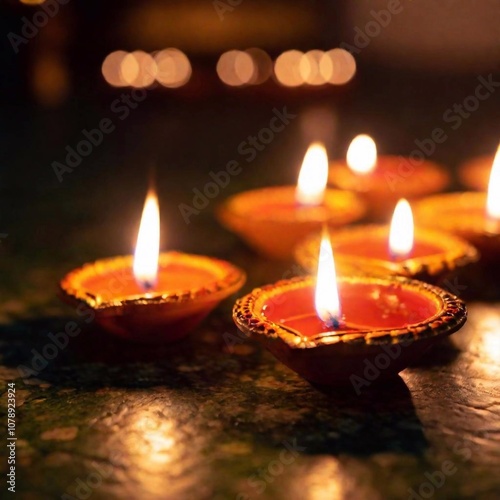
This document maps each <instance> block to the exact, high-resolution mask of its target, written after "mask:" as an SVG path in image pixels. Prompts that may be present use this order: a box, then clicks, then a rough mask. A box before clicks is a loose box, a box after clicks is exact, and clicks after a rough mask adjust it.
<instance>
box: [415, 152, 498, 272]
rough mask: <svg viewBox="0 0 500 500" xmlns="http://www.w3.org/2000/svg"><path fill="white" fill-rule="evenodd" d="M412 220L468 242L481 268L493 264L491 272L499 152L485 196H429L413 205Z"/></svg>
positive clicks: (494, 254)
mask: <svg viewBox="0 0 500 500" xmlns="http://www.w3.org/2000/svg"><path fill="white" fill-rule="evenodd" d="M415 217H416V219H417V221H418V222H419V223H420V224H422V225H425V226H428V227H432V228H436V229H439V230H443V231H449V232H452V233H454V234H456V235H458V236H460V237H462V238H464V239H466V240H468V241H470V242H471V243H472V244H473V245H474V246H475V247H476V248H477V249H478V250H479V253H480V254H481V264H483V265H485V267H488V266H489V265H490V264H495V265H494V266H493V267H492V268H491V271H493V270H494V267H497V266H498V262H499V261H500V148H499V152H497V154H496V156H495V160H494V162H493V166H492V168H491V174H490V181H489V187H488V192H487V193H480V192H472V191H471V192H462V193H449V194H442V195H436V196H430V197H429V198H425V199H423V200H421V201H420V202H419V203H417V204H416V205H415Z"/></svg>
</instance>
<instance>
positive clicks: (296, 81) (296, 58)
mask: <svg viewBox="0 0 500 500" xmlns="http://www.w3.org/2000/svg"><path fill="white" fill-rule="evenodd" d="M303 55H304V54H303V52H300V51H299V50H287V51H286V52H283V54H281V55H280V56H278V58H277V59H276V61H275V63H274V74H275V76H276V80H278V82H279V83H281V85H284V86H285V87H298V86H299V85H302V84H303V83H304V78H303V77H302V74H301V71H300V63H301V60H302V56H303Z"/></svg>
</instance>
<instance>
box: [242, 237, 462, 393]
mask: <svg viewBox="0 0 500 500" xmlns="http://www.w3.org/2000/svg"><path fill="white" fill-rule="evenodd" d="M327 241H328V239H327V238H326V242H327ZM320 252H321V255H320V258H319V265H318V275H317V279H315V278H314V277H311V276H309V277H302V278H294V279H290V280H284V281H280V282H278V283H275V284H273V285H267V286H263V287H261V288H257V289H255V290H254V291H253V292H252V293H250V294H249V295H247V296H245V297H243V298H242V299H240V300H238V301H237V302H236V304H235V306H234V309H233V319H234V321H235V323H236V325H237V326H238V328H239V329H240V330H241V331H242V332H244V333H245V334H247V335H248V334H253V335H254V336H255V338H256V339H257V340H258V341H260V342H262V343H263V345H264V346H265V347H266V348H267V349H268V350H269V351H270V352H271V353H272V354H273V355H274V356H275V357H276V358H277V359H278V360H280V361H281V362H282V363H284V364H285V365H286V366H288V367H289V368H290V369H292V370H294V371H295V372H296V373H298V374H299V375H300V376H302V377H304V378H305V379H307V380H309V381H311V382H315V383H318V384H328V385H338V384H348V383H351V384H352V385H353V387H354V389H355V390H356V391H357V392H358V390H360V389H362V388H363V387H364V386H365V385H366V386H369V385H371V383H373V382H376V381H379V380H383V379H386V378H389V377H392V376H395V375H396V374H397V373H399V372H400V371H401V370H403V369H404V368H406V367H407V366H408V365H409V364H411V363H413V362H414V361H415V360H417V359H418V358H419V357H420V356H421V355H422V354H423V353H424V352H425V351H426V350H427V349H428V348H429V347H431V346H432V345H433V344H434V343H436V341H437V340H438V339H440V338H442V337H444V336H446V335H450V334H451V333H453V332H455V331H457V330H458V329H459V328H460V327H461V326H462V325H463V324H464V323H465V321H466V315H467V313H466V308H465V304H464V303H463V302H462V301H461V300H460V299H458V298H457V297H455V296H454V295H451V294H450V293H448V292H446V291H444V290H442V289H440V288H438V287H435V286H433V285H430V284H427V283H423V282H420V281H416V280H410V279H407V278H403V277H398V276H395V277H388V278H384V277H373V276H351V277H340V278H339V279H338V281H337V283H338V288H337V283H336V279H335V266H334V261H333V256H332V254H331V247H330V249H328V243H325V239H323V241H322V245H321V250H320ZM358 393H359V392H358Z"/></svg>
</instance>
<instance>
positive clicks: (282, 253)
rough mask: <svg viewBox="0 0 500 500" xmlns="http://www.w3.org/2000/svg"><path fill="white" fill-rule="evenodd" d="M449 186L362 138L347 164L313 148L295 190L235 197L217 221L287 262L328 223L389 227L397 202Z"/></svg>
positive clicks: (432, 166)
mask: <svg viewBox="0 0 500 500" xmlns="http://www.w3.org/2000/svg"><path fill="white" fill-rule="evenodd" d="M490 169H491V165H490ZM327 183H329V184H330V185H332V186H333V187H334V188H335V189H334V188H329V187H327ZM449 183H450V176H449V174H448V172H447V171H446V170H445V169H444V168H443V167H441V166H440V165H438V164H437V163H435V162H432V161H429V160H425V159H423V158H422V156H418V157H412V156H410V157H403V156H395V155H378V154H377V147H376V144H375V142H374V141H373V139H372V138H371V137H369V136H367V135H359V136H357V137H355V138H354V139H353V141H352V142H351V145H350V146H349V148H348V151H347V155H346V160H345V161H340V160H336V161H333V162H330V163H329V162H328V157H327V154H326V150H325V148H324V146H323V145H321V144H313V145H311V147H310V148H309V150H308V151H307V153H306V155H305V157H304V161H303V163H302V168H301V170H300V173H299V179H298V183H297V186H278V187H266V188H261V189H254V190H251V191H245V192H243V193H239V194H236V195H234V196H232V197H230V198H229V199H228V200H226V202H225V203H223V204H222V205H221V206H220V207H219V209H218V211H217V215H218V217H219V220H220V221H221V222H222V224H223V225H225V226H226V227H227V228H228V229H230V230H231V231H233V232H235V233H237V234H238V235H239V236H240V237H241V238H242V239H243V240H245V241H246V242H247V243H248V244H249V245H250V246H251V247H253V248H254V249H255V250H257V251H258V252H259V253H261V254H263V255H265V256H267V257H271V258H276V259H286V258H290V257H291V256H292V255H293V249H294V248H295V246H296V245H297V243H298V242H299V241H300V240H302V239H303V238H304V237H305V236H306V235H307V234H308V233H311V232H313V231H314V230H316V231H318V230H319V228H320V227H321V226H322V225H323V224H325V223H326V224H328V225H329V226H330V227H341V226H344V225H346V224H350V223H354V222H357V221H359V220H360V219H362V218H363V217H364V216H366V215H367V216H368V217H369V218H370V219H371V220H376V221H386V220H387V218H388V217H389V216H390V214H391V212H392V210H393V209H394V206H395V205H396V203H397V201H398V200H399V199H401V198H405V199H407V200H409V201H410V202H414V201H416V200H419V199H422V198H425V197H429V196H430V195H433V194H437V193H440V192H442V191H443V190H445V189H446V188H447V187H448V185H449ZM440 229H442V228H440Z"/></svg>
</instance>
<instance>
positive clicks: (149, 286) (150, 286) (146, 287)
mask: <svg viewBox="0 0 500 500" xmlns="http://www.w3.org/2000/svg"><path fill="white" fill-rule="evenodd" d="M141 285H142V288H143V289H144V291H146V292H149V291H151V290H152V289H153V288H154V286H155V284H154V283H153V282H152V281H143V282H142V283H141Z"/></svg>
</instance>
